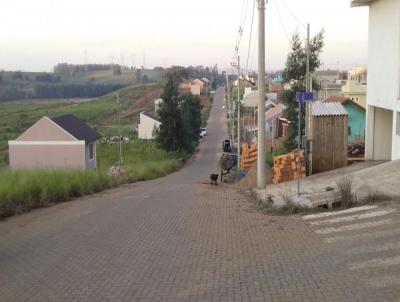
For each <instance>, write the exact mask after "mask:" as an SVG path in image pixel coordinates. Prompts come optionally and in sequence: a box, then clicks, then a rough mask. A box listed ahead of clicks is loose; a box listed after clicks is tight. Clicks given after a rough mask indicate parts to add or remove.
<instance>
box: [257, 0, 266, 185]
mask: <svg viewBox="0 0 400 302" xmlns="http://www.w3.org/2000/svg"><path fill="white" fill-rule="evenodd" d="M264 1H265V0H258V135H257V136H258V156H257V188H258V189H264V188H265V184H266V182H265V109H264V108H265V2H264Z"/></svg>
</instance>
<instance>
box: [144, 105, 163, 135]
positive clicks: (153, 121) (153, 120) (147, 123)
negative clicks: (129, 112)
mask: <svg viewBox="0 0 400 302" xmlns="http://www.w3.org/2000/svg"><path fill="white" fill-rule="evenodd" d="M160 125H161V122H160V120H159V118H158V116H156V115H155V114H154V113H151V112H147V111H143V112H140V122H139V125H138V137H139V139H154V138H155V137H154V134H155V131H156V130H157V129H158V128H159V127H160Z"/></svg>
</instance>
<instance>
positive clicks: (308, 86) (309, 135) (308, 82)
mask: <svg viewBox="0 0 400 302" xmlns="http://www.w3.org/2000/svg"><path fill="white" fill-rule="evenodd" d="M306 91H307V92H312V80H311V77H310V24H309V23H308V24H307V64H306ZM311 106H312V103H311V102H308V103H307V104H306V121H307V123H306V125H307V126H306V132H307V133H306V138H307V141H308V144H307V141H306V146H307V145H308V150H307V151H308V175H311V174H312V143H311V142H312V133H311V132H312V130H311V128H312V126H311V120H312V119H311V114H312V113H311ZM306 146H305V147H306Z"/></svg>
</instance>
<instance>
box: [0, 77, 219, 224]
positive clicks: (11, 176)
mask: <svg viewBox="0 0 400 302" xmlns="http://www.w3.org/2000/svg"><path fill="white" fill-rule="evenodd" d="M118 92H119V95H120V106H121V111H122V117H123V118H122V128H123V132H122V134H123V135H124V136H127V137H129V139H130V141H129V143H124V144H123V148H122V149H123V168H124V170H125V172H126V174H125V175H123V176H121V177H111V176H109V175H108V171H109V169H110V167H111V166H112V165H114V164H116V163H117V161H118V144H109V143H107V142H102V140H100V141H99V142H98V145H97V159H98V167H99V169H98V171H40V170H36V171H10V170H9V169H8V167H7V165H8V145H7V141H8V140H13V139H15V138H17V137H18V136H19V135H20V134H21V133H22V132H24V131H25V130H26V129H27V128H28V127H30V126H31V125H32V124H33V123H34V122H36V121H37V120H38V119H39V118H41V117H42V116H43V115H47V116H49V117H52V116H56V115H60V114H64V113H73V114H75V115H76V116H77V117H79V118H81V119H83V120H84V121H86V122H87V123H88V124H90V125H91V126H92V127H94V128H95V129H96V130H97V131H98V132H99V133H101V134H102V136H103V137H105V138H107V137H110V136H114V135H117V128H116V124H117V119H116V112H117V105H116V93H115V92H114V93H110V94H108V95H105V96H103V97H99V98H97V99H95V100H92V101H88V102H79V103H71V102H65V101H60V100H47V101H40V102H26V101H23V102H22V101H19V102H8V103H0V218H4V217H8V216H11V215H14V214H18V213H22V212H25V211H28V210H30V209H33V208H38V207H43V206H47V205H50V204H53V203H56V202H62V201H66V200H69V199H72V198H74V197H77V196H82V195H87V194H92V193H95V192H99V191H101V190H104V189H107V188H111V187H114V186H117V185H119V184H121V183H127V182H135V181H140V180H149V179H154V178H157V177H161V176H164V175H167V174H169V173H171V172H173V171H176V170H177V169H179V168H180V167H182V165H183V163H184V161H185V159H186V158H187V157H188V154H177V153H168V152H166V151H165V150H162V149H160V148H157V146H156V145H155V142H153V141H143V140H139V139H137V134H136V132H134V131H133V130H132V127H131V124H130V123H131V122H132V118H133V117H137V115H138V113H139V112H140V111H141V110H152V109H153V108H154V104H153V101H154V99H155V98H156V97H158V96H159V95H160V93H161V86H160V85H158V84H146V85H131V86H129V87H126V88H123V89H120V90H119V91H118ZM203 105H204V107H203V116H206V117H208V114H209V111H210V108H211V101H210V98H205V99H204V102H203Z"/></svg>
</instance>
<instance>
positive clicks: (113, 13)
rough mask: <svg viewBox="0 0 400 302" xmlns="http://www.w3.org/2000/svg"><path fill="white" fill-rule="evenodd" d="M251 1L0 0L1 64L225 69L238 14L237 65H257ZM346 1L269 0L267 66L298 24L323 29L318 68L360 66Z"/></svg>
mask: <svg viewBox="0 0 400 302" xmlns="http://www.w3.org/2000/svg"><path fill="white" fill-rule="evenodd" d="M253 1H254V0H201V1H184V0H168V1H167V0H152V1H150V0H147V1H143V0H113V1H105V0H95V1H94V0H35V1H32V0H0V7H1V9H0V20H1V26H0V70H23V71H51V70H52V67H53V66H54V65H55V64H57V63H59V62H68V63H73V64H84V63H85V62H86V63H111V62H112V63H117V64H124V65H128V66H131V65H134V66H142V65H144V66H145V67H146V68H152V67H154V66H164V67H167V66H170V65H183V66H188V65H207V66H210V65H214V64H218V66H219V68H221V69H225V68H229V66H230V63H231V61H232V57H233V55H234V49H235V45H236V41H237V37H238V30H239V26H240V24H241V18H242V19H243V20H245V21H244V22H243V36H242V40H241V43H240V47H239V54H240V56H241V58H242V63H243V64H242V66H243V68H246V67H247V68H248V69H256V68H257V51H256V47H257V44H256V42H257V40H256V29H257V22H258V19H257V6H256V10H255V15H254V24H253V34H252V42H253V43H251V45H250V47H249V38H250V29H251V20H252V11H253ZM349 2H350V1H349V0H334V1H333V0H301V1H300V0H269V1H268V4H267V9H266V69H267V70H269V71H270V70H278V69H281V68H283V67H284V64H285V60H286V57H287V53H288V51H289V41H288V39H289V38H290V37H291V35H292V34H293V32H295V31H296V30H297V31H298V32H299V33H300V35H301V36H303V37H305V35H306V30H305V28H304V26H305V24H307V23H310V25H311V35H314V34H316V33H317V32H318V31H319V30H320V29H321V28H324V30H325V44H326V45H325V48H324V52H323V54H322V56H321V58H322V62H323V65H322V66H321V68H324V69H328V68H330V69H337V68H338V67H339V68H340V69H343V70H346V69H350V68H351V67H352V66H359V65H366V63H367V40H368V8H350V4H349ZM246 6H247V7H248V9H247V14H246V18H244V16H243V15H244V11H245V9H243V8H245V7H246ZM241 16H243V17H241ZM249 48H250V52H249V51H248V50H249ZM248 54H249V55H248ZM247 57H249V60H248V61H249V64H247Z"/></svg>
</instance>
